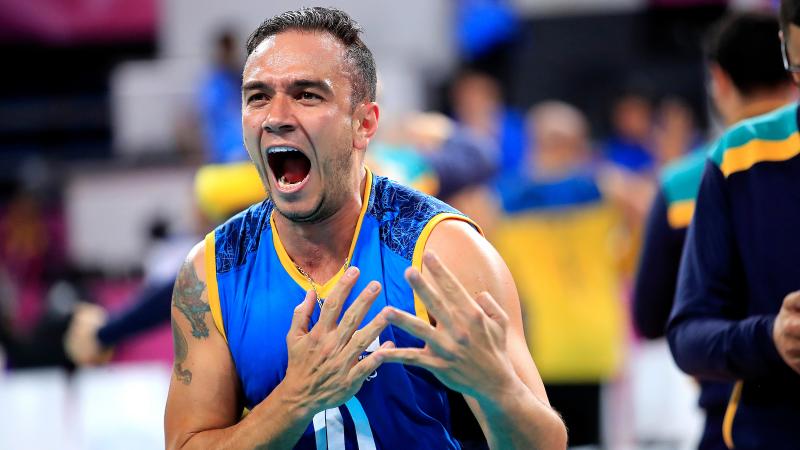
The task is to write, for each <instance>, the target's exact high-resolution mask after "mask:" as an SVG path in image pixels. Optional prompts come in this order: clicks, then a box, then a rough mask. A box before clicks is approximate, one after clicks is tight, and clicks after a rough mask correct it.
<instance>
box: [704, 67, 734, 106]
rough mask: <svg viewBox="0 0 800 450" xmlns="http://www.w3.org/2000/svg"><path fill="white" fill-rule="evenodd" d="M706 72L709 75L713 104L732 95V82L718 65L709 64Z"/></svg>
mask: <svg viewBox="0 0 800 450" xmlns="http://www.w3.org/2000/svg"><path fill="white" fill-rule="evenodd" d="M708 72H709V74H710V75H711V95H712V97H713V99H714V101H715V102H719V100H718V99H721V98H726V97H727V96H729V95H731V94H732V92H731V90H732V89H733V81H732V80H731V77H730V76H728V74H727V73H725V71H724V70H722V67H720V65H719V64H717V63H710V64H709V65H708Z"/></svg>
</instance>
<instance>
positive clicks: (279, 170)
mask: <svg viewBox="0 0 800 450" xmlns="http://www.w3.org/2000/svg"><path fill="white" fill-rule="evenodd" d="M267 163H268V164H269V168H270V169H271V170H272V173H273V174H274V175H275V180H276V181H277V182H278V187H279V188H281V189H291V188H292V187H296V185H299V184H300V183H302V182H303V181H304V180H305V179H306V178H308V174H309V172H310V171H311V161H310V160H309V159H308V158H307V157H306V155H304V154H303V152H301V151H300V150H297V149H296V148H292V147H283V146H280V147H277V146H276V147H270V148H269V150H268V151H267ZM298 187H299V186H298Z"/></svg>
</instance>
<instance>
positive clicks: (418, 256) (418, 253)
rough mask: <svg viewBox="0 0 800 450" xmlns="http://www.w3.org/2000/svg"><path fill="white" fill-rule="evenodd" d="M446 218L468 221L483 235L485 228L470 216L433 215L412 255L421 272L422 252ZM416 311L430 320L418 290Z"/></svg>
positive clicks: (418, 239)
mask: <svg viewBox="0 0 800 450" xmlns="http://www.w3.org/2000/svg"><path fill="white" fill-rule="evenodd" d="M445 220H460V221H462V222H466V223H468V224H470V225H472V226H473V227H475V230H477V231H478V233H480V234H481V236H483V230H481V227H480V226H479V225H478V224H477V223H475V221H474V220H472V219H470V218H469V217H466V216H462V215H459V214H453V213H439V214H437V215H435V216H433V217H432V218H431V220H430V221H428V223H427V224H425V227H424V228H423V229H422V232H421V233H420V234H419V237H418V238H417V243H416V244H415V245H414V253H413V255H412V256H411V267H414V268H416V269H417V270H419V271H420V272H422V254H423V253H424V252H425V244H427V243H428V238H429V237H430V236H431V233H432V232H433V229H434V228H436V225H439V224H440V223H442V222H444V221H445ZM414 311H415V312H416V314H417V317H419V318H420V319H422V320H424V321H426V322H430V318H429V317H428V310H427V309H426V308H425V304H424V303H422V300H420V298H419V296H418V295H417V293H416V292H415V293H414Z"/></svg>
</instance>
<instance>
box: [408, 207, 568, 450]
mask: <svg viewBox="0 0 800 450" xmlns="http://www.w3.org/2000/svg"><path fill="white" fill-rule="evenodd" d="M426 250H430V251H432V252H434V253H435V254H436V255H438V256H439V258H440V259H441V261H442V263H443V264H444V265H445V266H447V267H448V268H449V269H450V271H451V272H452V273H453V275H455V277H456V278H457V279H458V280H460V281H461V283H462V284H463V285H464V287H465V288H466V290H467V292H468V293H469V294H470V295H472V296H473V297H476V296H478V294H480V293H481V292H488V293H489V294H490V295H491V296H492V297H493V298H494V299H495V301H496V302H497V304H498V305H499V306H500V307H501V308H502V309H503V310H504V311H505V313H506V314H507V315H508V319H509V320H508V333H507V353H508V358H509V359H510V362H511V366H512V367H513V371H514V373H513V374H512V376H511V377H510V378H509V379H508V382H507V383H502V382H500V381H501V380H485V381H486V383H485V384H486V385H487V386H489V385H491V386H492V387H493V388H495V392H493V393H491V395H490V396H488V397H487V398H485V399H482V400H481V401H479V400H477V399H476V398H473V397H471V396H469V395H465V396H464V397H465V399H466V401H467V404H468V405H469V406H470V408H471V409H472V411H473V413H474V414H475V416H476V418H477V419H478V422H479V423H480V425H481V428H482V429H483V432H484V434H485V435H486V437H487V440H488V442H489V445H490V446H491V448H493V449H501V448H502V449H512V448H519V449H522V448H524V449H555V448H559V449H563V448H565V447H566V440H567V436H566V430H565V428H564V424H563V422H562V421H561V419H560V417H559V416H558V414H557V413H556V412H555V411H554V410H552V409H551V408H550V404H549V402H548V400H547V394H546V393H545V389H544V385H543V384H542V379H541V377H540V376H539V372H538V370H537V369H536V365H535V364H534V362H533V359H532V358H531V355H530V352H529V350H528V346H527V343H526V341H525V334H524V331H523V328H522V313H521V310H520V305H519V297H518V294H517V289H516V286H515V284H514V280H513V278H512V277H511V273H510V271H509V270H508V267H506V265H505V263H504V262H503V260H502V258H501V257H500V255H498V254H497V252H496V251H495V250H494V248H493V247H492V246H491V245H490V244H489V243H488V242H487V241H486V240H485V239H483V238H482V237H481V236H479V235H478V233H477V232H475V230H474V229H473V228H472V227H471V226H469V225H467V224H466V223H464V222H459V221H452V220H449V221H444V222H442V223H441V224H439V225H438V226H437V227H436V228H435V229H434V231H433V233H432V234H431V237H430V239H429V241H428V243H427V245H426ZM423 276H424V277H425V276H427V274H426V269H425V266H423Z"/></svg>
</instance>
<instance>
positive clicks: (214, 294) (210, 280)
mask: <svg viewBox="0 0 800 450" xmlns="http://www.w3.org/2000/svg"><path fill="white" fill-rule="evenodd" d="M205 242H206V248H205V268H206V290H207V291H208V307H209V308H210V309H211V318H212V319H214V325H216V327H217V330H219V334H221V335H222V338H223V339H225V342H228V337H227V336H225V327H224V326H223V323H222V308H221V306H220V302H219V287H218V286H217V255H216V253H217V251H216V245H215V240H214V232H213V231H212V232H211V233H208V234H207V235H206V239H205Z"/></svg>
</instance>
